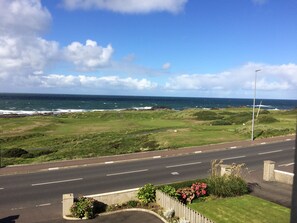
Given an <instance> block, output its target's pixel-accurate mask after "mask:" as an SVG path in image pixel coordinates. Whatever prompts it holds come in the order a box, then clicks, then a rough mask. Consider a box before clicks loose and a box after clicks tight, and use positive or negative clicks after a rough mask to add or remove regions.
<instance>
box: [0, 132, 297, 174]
mask: <svg viewBox="0 0 297 223" xmlns="http://www.w3.org/2000/svg"><path fill="white" fill-rule="evenodd" d="M294 139H295V135H289V136H279V137H273V138H266V139H258V140H255V141H253V142H252V141H250V140H246V141H237V142H229V143H220V144H212V145H204V146H196V147H186V148H180V149H172V150H158V151H148V152H140V153H132V154H123V155H114V156H103V157H95V158H87V159H76V160H65V161H54V162H47V163H41V164H25V165H14V166H7V167H3V168H0V175H11V174H23V173H32V172H40V171H49V170H57V169H62V168H75V167H80V166H89V165H100V164H106V163H115V162H125V161H131V160H140V159H152V158H160V157H169V156H180V155H186V154H191V153H203V152H211V151H218V150H227V149H236V148H241V147H249V146H255V145H259V144H269V143H275V142H282V141H289V140H294Z"/></svg>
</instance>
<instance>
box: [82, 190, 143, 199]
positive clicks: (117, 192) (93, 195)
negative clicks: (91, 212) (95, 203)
mask: <svg viewBox="0 0 297 223" xmlns="http://www.w3.org/2000/svg"><path fill="white" fill-rule="evenodd" d="M138 189H139V188H132V189H127V190H119V191H112V192H107V193H101V194H92V195H86V196H84V197H97V196H105V195H112V194H119V193H126V192H132V191H136V190H138Z"/></svg>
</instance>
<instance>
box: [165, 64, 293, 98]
mask: <svg viewBox="0 0 297 223" xmlns="http://www.w3.org/2000/svg"><path fill="white" fill-rule="evenodd" d="M256 69H261V71H260V72H258V73H257V90H259V91H263V92H264V91H268V92H272V91H294V90H296V89H297V64H283V65H269V64H256V63H248V64H245V65H243V66H241V67H239V68H235V69H231V70H228V71H225V72H221V73H214V74H181V75H177V76H175V77H173V78H170V79H169V80H168V81H167V83H166V84H165V86H164V87H165V89H167V90H171V91H172V90H173V91H184V90H189V91H201V92H203V91H208V92H209V91H212V92H217V93H219V92H220V93H224V94H226V92H227V93H228V94H229V96H234V95H240V94H242V92H243V91H250V90H252V89H253V86H254V78H255V70H256Z"/></svg>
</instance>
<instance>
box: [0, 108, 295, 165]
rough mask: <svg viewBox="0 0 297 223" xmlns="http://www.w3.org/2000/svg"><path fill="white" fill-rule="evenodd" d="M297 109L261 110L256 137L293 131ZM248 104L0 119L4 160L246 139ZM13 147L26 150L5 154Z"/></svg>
mask: <svg viewBox="0 0 297 223" xmlns="http://www.w3.org/2000/svg"><path fill="white" fill-rule="evenodd" d="M296 113H297V111H296V110H291V111H265V110H263V111H261V112H260V115H259V117H258V118H257V119H256V123H255V136H256V137H257V138H263V137H271V136H278V135H286V134H291V133H294V132H295V126H296ZM251 117H252V112H251V109H247V108H236V109H235V108H228V109H218V110H199V109H192V110H184V111H172V110H159V111H106V112H89V113H73V114H63V115H56V116H27V117H15V118H0V148H1V150H2V154H3V156H4V158H3V163H4V164H5V165H8V164H18V163H32V162H44V161H50V160H60V159H75V158H83V157H94V156H103V155H114V154H123V153H133V152H141V151H147V150H160V149H167V148H170V149H176V148H180V147H186V146H198V145H206V144H213V143H222V142H230V141H237V140H245V139H249V138H250V132H251ZM15 148H21V149H23V150H25V152H26V154H22V155H21V154H13V155H11V154H10V155H9V154H7V151H9V150H11V149H15Z"/></svg>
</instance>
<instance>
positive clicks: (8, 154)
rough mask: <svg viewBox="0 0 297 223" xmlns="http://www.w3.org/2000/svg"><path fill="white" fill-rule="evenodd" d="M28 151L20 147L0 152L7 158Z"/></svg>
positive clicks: (15, 156)
mask: <svg viewBox="0 0 297 223" xmlns="http://www.w3.org/2000/svg"><path fill="white" fill-rule="evenodd" d="M27 153H28V152H27V151H26V150H24V149H21V148H13V149H8V150H4V151H3V152H2V156H3V157H7V158H17V157H21V156H23V155H25V154H27Z"/></svg>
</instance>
